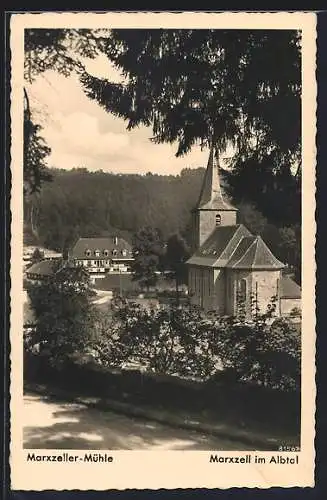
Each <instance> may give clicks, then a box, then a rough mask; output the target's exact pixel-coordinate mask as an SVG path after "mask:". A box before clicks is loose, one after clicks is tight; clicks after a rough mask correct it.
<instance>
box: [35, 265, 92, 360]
mask: <svg viewBox="0 0 327 500" xmlns="http://www.w3.org/2000/svg"><path fill="white" fill-rule="evenodd" d="M28 293H29V297H30V300H31V306H32V309H33V311H34V314H35V318H36V338H35V339H36V341H37V342H39V343H40V345H41V346H42V348H43V349H46V351H48V352H49V354H50V357H51V359H52V360H53V361H54V362H57V361H59V362H63V361H65V360H66V359H67V358H69V356H71V355H72V354H74V353H76V352H84V351H85V349H86V348H87V346H88V345H89V343H90V341H91V339H92V335H93V329H92V325H93V321H94V316H93V308H92V306H91V302H90V298H91V296H92V292H91V289H90V287H89V282H88V276H87V275H86V273H85V272H84V271H83V270H82V269H79V268H62V269H61V270H58V272H57V273H55V274H54V276H53V277H52V278H50V279H49V280H48V281H46V282H44V283H41V284H34V285H33V286H31V287H30V288H29V290H28Z"/></svg>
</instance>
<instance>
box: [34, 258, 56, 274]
mask: <svg viewBox="0 0 327 500" xmlns="http://www.w3.org/2000/svg"><path fill="white" fill-rule="evenodd" d="M57 269H58V263H57V262H56V261H53V260H40V262H36V263H35V264H32V265H31V267H29V268H28V269H26V273H27V274H37V275H39V276H43V277H46V276H52V275H53V274H54V272H55V271H56V270H57Z"/></svg>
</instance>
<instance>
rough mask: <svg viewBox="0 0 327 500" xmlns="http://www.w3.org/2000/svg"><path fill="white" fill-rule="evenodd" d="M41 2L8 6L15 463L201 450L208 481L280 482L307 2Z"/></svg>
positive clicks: (301, 448)
mask: <svg viewBox="0 0 327 500" xmlns="http://www.w3.org/2000/svg"><path fill="white" fill-rule="evenodd" d="M51 15H52V16H54V17H53V22H51ZM60 15H61V17H60ZM121 15H123V14H121ZM285 15H286V14H285ZM42 16H43V15H41V16H39V21H37V20H35V16H33V14H30V16H29V17H28V19H27V21H28V20H29V18H31V23H29V22H25V20H24V19H23V17H24V16H21V19H20V20H21V21H22V23H21V24H20V25H19V28H20V31H19V32H20V33H21V34H22V35H23V37H22V40H21V43H20V46H19V47H18V48H17V53H18V52H19V56H17V61H16V62H17V67H18V68H19V69H17V73H16V74H15V72H14V71H13V75H12V89H13V90H12V92H13V93H14V94H15V100H14V99H13V102H15V104H13V105H12V106H13V108H14V109H13V110H12V115H11V116H12V122H13V123H14V122H15V126H16V127H18V128H20V131H19V134H18V135H17V136H15V134H14V132H13V130H14V129H13V128H12V134H13V147H15V150H17V149H18V153H17V156H16V157H15V155H13V163H12V172H13V194H14V196H13V199H14V202H13V205H15V206H14V207H13V206H12V214H13V222H12V224H13V227H15V230H13V229H12V238H13V239H15V238H17V240H16V241H17V248H16V250H15V252H16V253H15V256H16V257H17V259H16V257H15V259H16V260H15V262H14V267H15V268H18V267H20V269H19V270H16V271H14V270H12V272H16V274H15V276H16V279H15V277H13V278H12V281H13V282H14V285H13V288H12V301H14V302H15V298H14V294H15V296H16V297H18V292H17V293H15V290H16V291H19V290H20V291H21V293H20V294H19V301H18V299H17V302H16V306H15V307H16V309H17V308H20V310H19V312H18V313H17V314H16V316H15V331H14V333H12V341H11V342H12V344H15V346H16V347H14V349H13V355H15V353H18V355H19V356H21V361H20V362H19V363H18V364H17V367H18V366H20V367H21V368H20V369H19V370H18V368H17V372H16V371H15V373H14V372H12V373H13V378H12V389H13V387H14V383H15V382H14V381H13V380H20V382H17V384H20V385H19V389H18V385H17V386H15V387H17V391H18V392H19V391H21V394H20V395H19V397H18V396H17V398H18V399H19V398H20V399H19V402H18V399H17V408H19V412H18V413H19V414H17V415H16V416H15V410H14V411H13V412H12V415H13V416H12V418H16V419H17V420H19V425H20V430H19V431H18V434H17V435H19V436H20V438H19V439H20V441H19V442H20V444H21V447H22V450H23V451H24V459H23V461H24V462H25V465H26V466H27V465H29V467H32V466H33V467H34V469H35V470H36V468H37V467H38V466H43V467H45V464H43V462H44V461H47V460H49V461H50V459H47V457H48V456H51V455H52V454H53V453H56V455H55V456H57V457H58V456H61V457H62V458H61V461H63V462H69V461H71V462H79V464H80V463H81V462H84V464H85V463H86V465H88V466H91V465H92V464H93V463H94V462H98V463H99V465H100V463H102V462H104V463H106V462H113V465H108V464H106V470H108V467H113V466H116V463H115V462H116V461H118V456H120V455H118V453H119V451H125V452H127V451H133V453H134V452H136V451H139V452H140V451H143V452H152V453H154V452H168V451H169V452H178V451H180V452H184V454H183V456H185V457H187V456H188V453H189V452H198V451H202V452H205V453H202V454H201V455H199V456H201V457H203V458H202V459H201V460H202V462H203V466H204V465H206V466H207V467H209V462H210V469H209V471H211V472H207V473H206V474H207V476H205V477H206V478H207V477H209V476H208V474H212V476H213V477H212V481H214V476H215V474H216V473H215V471H216V472H217V467H218V466H220V465H221V466H224V467H226V465H227V464H228V463H229V462H231V463H233V462H236V463H241V464H244V466H243V469H244V471H245V470H246V469H245V467H250V465H253V467H256V465H255V464H256V463H259V464H261V465H262V464H266V465H269V467H272V466H274V467H275V468H274V469H273V471H275V472H272V473H271V474H272V475H271V478H272V479H271V480H272V484H268V485H266V486H265V487H267V486H271V485H279V483H278V481H279V479H278V478H277V476H278V474H279V473H280V474H281V476H282V475H283V481H287V476H289V477H290V482H292V481H295V479H292V474H293V470H294V471H295V470H296V467H300V466H302V467H308V468H309V469H310V467H313V464H312V463H311V462H310V457H311V454H313V437H314V394H313V390H314V357H313V356H314V355H313V354H312V353H313V351H314V341H315V339H314V335H315V331H314V328H315V326H314V316H310V314H311V313H312V311H313V312H314V253H313V252H314V248H313V247H314V228H313V224H314V210H315V206H314V194H313V189H314V175H315V163H314V161H315V156H314V153H312V151H314V149H313V147H314V143H313V146H312V143H310V138H311V139H312V137H313V138H314V130H315V124H314V120H315V114H314V110H315V108H314V105H313V106H312V107H311V108H310V106H309V105H306V107H305V105H304V103H305V102H309V100H310V95H309V91H307V90H306V89H305V85H306V83H305V82H307V80H306V79H305V78H304V77H303V75H304V74H305V73H304V63H305V62H308V63H310V60H309V59H308V57H309V56H307V55H306V56H305V51H304V42H305V40H307V41H309V42H310V40H311V42H312V43H313V44H314V29H312V31H310V30H311V27H312V26H313V27H314V22H311V23H310V22H309V23H308V24H309V28H310V29H308V32H307V34H306V38H305V37H304V33H305V28H303V26H304V27H305V21H306V20H307V19H308V21H310V20H312V17H310V16H311V14H310V15H308V17H305V15H304V17H300V18H299V19H300V22H299V23H298V26H296V23H294V22H293V21H294V18H293V19H292V22H293V25H294V26H293V25H292V23H291V22H290V23H289V24H288V26H291V27H287V25H285V26H284V25H283V23H281V25H280V28H279V26H278V23H277V24H276V23H272V24H271V23H269V22H263V23H261V24H258V23H257V24H255V27H251V22H249V23H246V22H245V23H244V24H243V26H241V25H240V23H239V22H235V23H234V27H233V25H232V24H231V23H225V24H224V23H220V25H219V23H218V25H217V26H213V27H211V26H210V23H209V24H208V25H207V26H206V25H205V24H204V23H202V24H201V23H200V26H196V25H194V24H192V23H187V22H185V24H183V23H182V24H181V26H180V27H179V26H178V24H177V23H176V22H175V23H174V22H173V23H172V24H169V23H168V24H167V27H165V23H164V22H163V23H162V24H161V25H160V24H158V23H157V22H153V23H151V22H149V23H143V25H142V22H141V24H140V25H138V24H137V23H135V25H134V26H133V25H129V24H128V23H126V25H124V23H123V22H122V23H120V22H117V23H116V25H115V24H114V23H110V22H107V23H106V22H105V20H103V21H102V19H101V15H100V14H98V15H97V16H96V18H95V21H94V22H92V23H90V24H89V27H88V23H87V22H83V20H82V19H81V21H79V20H78V14H74V15H72V17H73V20H72V22H70V19H71V18H69V14H65V15H63V14H57V15H56V14H49V13H48V14H47V15H46V22H45V23H43V22H42ZM56 16H58V18H57V17H56ZM65 16H66V17H67V23H66V24H65ZM157 16H161V14H157ZM162 16H163V17H164V15H162ZM182 16H183V15H182ZM217 16H218V17H219V15H218V14H217ZM236 16H237V14H236ZM272 16H274V15H273V14H272ZM13 17H14V18H15V17H19V16H13ZM86 17H87V16H86ZM163 17H162V19H163ZM214 17H215V16H214ZM85 19H86V18H85V17H84V21H85ZM119 19H120V18H119ZM129 19H130V18H129ZM179 19H180V18H179ZM235 19H236V18H235ZM237 19H238V18H237ZM248 19H249V21H251V19H250V18H248ZM256 19H259V18H258V16H257V17H256ZM266 19H268V18H266ZM280 19H281V18H280ZM313 19H314V16H313ZM57 20H58V22H57ZM13 21H15V19H13ZM301 23H302V24H301ZM17 25H18V23H17ZM116 26H117V27H116ZM12 29H13V26H12ZM308 34H309V35H308ZM310 34H311V36H312V39H310ZM17 46H18V45H17ZM12 50H13V48H12ZM13 52H14V50H13ZM307 54H309V55H310V51H307ZM313 56H314V54H313ZM14 57H15V56H13V58H14ZM14 62H15V59H14ZM309 66H310V64H309ZM311 66H312V67H313V68H314V63H313V64H312V61H311ZM311 66H310V67H311ZM15 68H16V66H15ZM17 75H18V76H17ZM307 77H309V78H308V79H309V84H308V85H313V83H314V82H313V81H310V78H312V79H314V72H311V73H310V69H309V71H308V72H307ZM311 95H312V96H314V91H313V93H312V94H311ZM19 99H20V102H19V103H18V100H19ZM305 99H306V100H307V101H305ZM15 106H16V107H15ZM15 110H16V111H15ZM312 110H313V111H312ZM304 116H308V118H309V119H308V120H304ZM310 127H311V128H312V131H311V132H310ZM306 134H308V138H307V136H306ZM307 144H308V145H307ZM307 193H308V194H307ZM304 206H305V214H304V215H303V207H304ZM15 207H17V208H15ZM15 210H16V211H15ZM16 222H18V224H17V226H14V224H16ZM15 232H16V233H15ZM12 241H13V240H12ZM306 243H308V244H309V249H305V247H306ZM12 245H13V243H12ZM19 246H20V247H21V248H20V247H19ZM18 247H19V248H18ZM13 259H14V255H13V254H12V262H13ZM15 287H16V288H15ZM306 308H307V309H306ZM20 320H21V321H20ZM11 328H12V329H13V326H12V327H11ZM13 339H14V340H13ZM310 356H312V358H311V363H309V365H310V366H308V367H307V365H308V363H307V362H308V360H309V361H310ZM12 370H13V368H12ZM15 370H16V368H15ZM304 382H307V383H308V384H309V385H308V389H304V386H303V384H304ZM310 394H312V398H311V399H310V397H311V396H310ZM307 396H308V399H305V401H304V397H305V398H307ZM13 404H15V403H13ZM304 407H306V408H307V412H305V410H303V408H304ZM15 408H16V406H15ZM301 409H302V411H301ZM17 411H18V410H17ZM305 413H306V414H305ZM16 423H17V422H16ZM310 426H311V427H310ZM303 429H306V430H307V434H306V437H305V436H304V434H303ZM14 438H15V432H14V434H13V439H14ZM17 443H18V441H17V442H16V445H17V446H18V444H17ZM76 450H78V453H77V454H75V451H76ZM186 452H187V453H186ZM235 452H237V453H235ZM254 452H255V453H254ZM303 452H308V457H309V458H306V457H307V455H306V454H305V453H303ZM131 455H133V454H131ZM124 456H127V455H126V453H125V455H124ZM128 456H129V455H128ZM134 456H135V457H136V456H137V455H134ZM141 456H142V455H140V457H141ZM147 456H148V458H147V460H151V454H147ZM154 456H159V457H160V454H159V453H158V454H154V455H153V457H154ZM165 456H166V455H165ZM176 456H177V455H176ZM302 456H303V457H304V458H303V459H302V460H303V461H302V463H301V457H302ZM70 457H71V458H70ZM115 457H117V459H116V458H115ZM231 457H234V458H231ZM258 457H259V458H258ZM260 457H263V458H260ZM129 460H132V459H131V458H130V459H129ZM134 460H135V459H134ZM138 460H139V461H140V464H139V466H140V467H141V466H142V459H141V458H140V459H138ZM156 460H157V459H156ZM165 460H166V459H165ZM260 460H261V461H260ZM37 462H42V464H41V463H37ZM153 462H155V460H154V459H153ZM212 462H217V463H218V465H217V464H216V465H215V464H214V463H212ZM176 463H177V462H176ZM77 465H78V464H77V463H76V464H74V465H72V467H73V466H76V467H77ZM86 465H85V467H86ZM93 465H94V464H93ZM262 466H263V465H262ZM63 467H64V465H61V468H63ZM153 467H155V463H154V464H153ZM157 467H158V468H160V467H161V465H160V464H159V462H158V463H157ZM175 467H176V465H175ZM240 467H241V466H240ZM67 468H69V466H68V465H67ZM30 470H32V469H30ZM69 470H70V469H69ZM69 470H66V473H65V474H67V475H69ZM76 470H77V469H76ZM222 470H225V469H222V468H221V471H222ZM226 470H227V469H226ZM228 470H229V473H228V474H229V475H230V476H231V478H230V480H231V481H233V479H232V477H233V475H235V474H236V475H237V474H238V472H236V471H238V469H234V471H233V470H232V469H231V468H230V469H228ZM278 471H279V472H278ZM97 473H99V472H97ZM184 473H185V471H184ZM226 473H227V472H226ZM81 474H83V473H81ZM121 474H122V472H121ZM192 474H193V473H192ZM192 474H191V475H192ZM297 474H298V475H300V476H301V473H299V472H298V473H297ZM17 475H18V471H17ZM275 476H276V477H275ZM284 476H285V477H286V479H285V478H284ZM267 477H269V474H268V476H267ZM308 478H309V479H305V478H304V477H303V481H307V482H306V483H305V484H304V485H310V480H311V476H310V473H308ZM81 481H83V480H82V479H81ZM199 481H200V483H199V484H200V485H202V483H201V479H199ZM204 481H209V479H208V478H207V479H204ZM210 481H211V479H210ZM210 481H209V483H210ZM234 481H235V482H234V485H235V486H237V485H238V483H237V482H236V479H235V478H234ZM240 481H242V479H240ZM253 481H254V483H253V485H259V483H258V482H257V483H255V481H259V479H258V477H257V479H254V480H253ZM274 481H275V483H274ZM283 481H281V485H284V482H283ZM51 484H52V483H51ZM65 484H66V483H65ZM115 484H116V483H115ZM119 484H120V483H119ZM122 484H123V483H122ZM210 484H211V485H212V484H215V483H214V482H213V483H210ZM226 484H227V483H226ZM232 484H233V483H232ZM242 485H246V484H242ZM291 485H297V484H296V483H293V484H291ZM298 485H302V483H301V477H300V478H299V484H298ZM174 486H175V487H176V484H175V485H174ZM218 486H219V484H217V487H218ZM259 486H261V487H263V486H262V485H259ZM66 487H67V486H65V488H66ZM115 487H116V486H115ZM158 487H162V485H161V484H159V483H158ZM181 487H185V486H183V485H181Z"/></svg>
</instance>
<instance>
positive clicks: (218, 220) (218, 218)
mask: <svg viewBox="0 0 327 500" xmlns="http://www.w3.org/2000/svg"><path fill="white" fill-rule="evenodd" d="M220 224H221V215H220V214H216V226H220Z"/></svg>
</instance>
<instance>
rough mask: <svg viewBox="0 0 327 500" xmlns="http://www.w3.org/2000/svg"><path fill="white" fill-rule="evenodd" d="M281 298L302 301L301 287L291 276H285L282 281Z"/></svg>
mask: <svg viewBox="0 0 327 500" xmlns="http://www.w3.org/2000/svg"><path fill="white" fill-rule="evenodd" d="M280 297H281V298H282V299H300V298H301V287H300V286H299V285H298V284H297V283H295V281H293V280H292V279H291V278H290V277H289V276H283V277H282V278H281V280H280Z"/></svg>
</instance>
